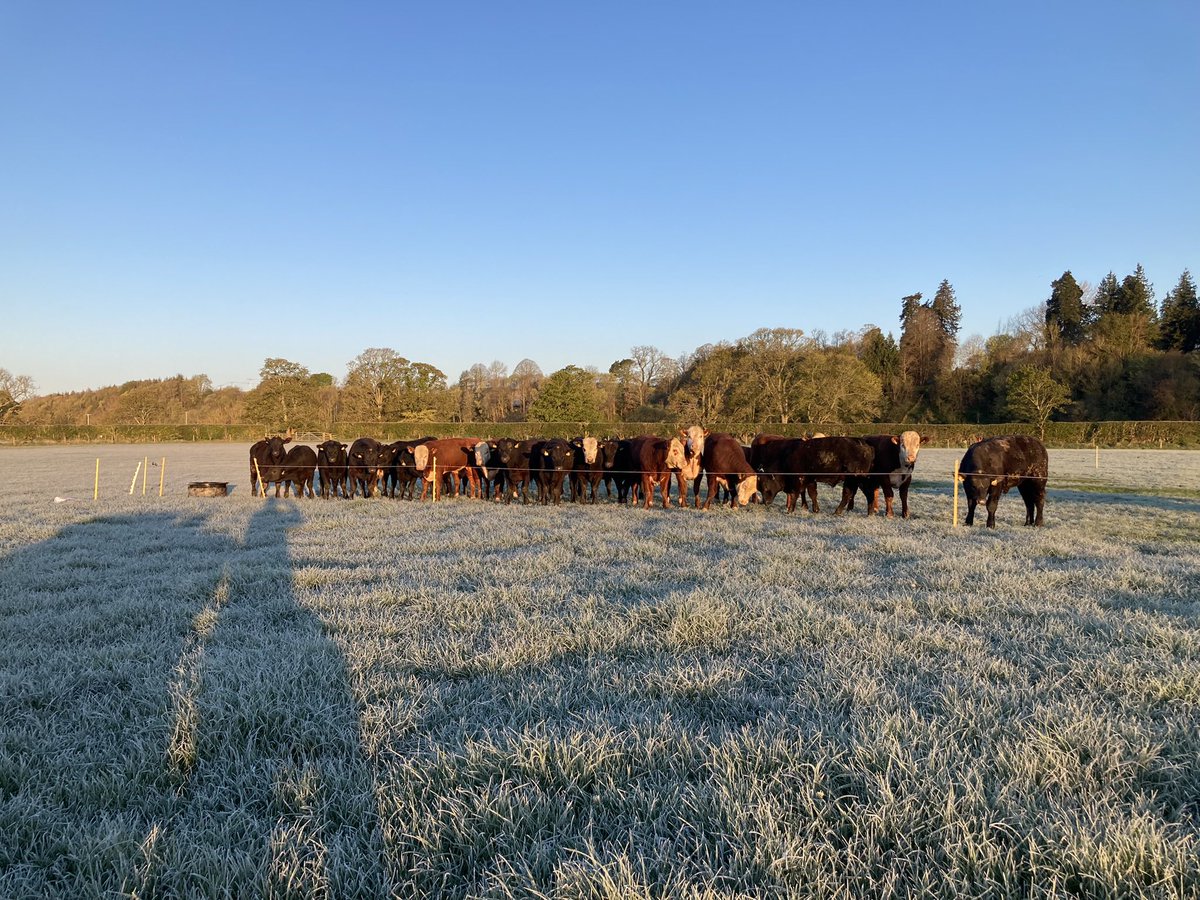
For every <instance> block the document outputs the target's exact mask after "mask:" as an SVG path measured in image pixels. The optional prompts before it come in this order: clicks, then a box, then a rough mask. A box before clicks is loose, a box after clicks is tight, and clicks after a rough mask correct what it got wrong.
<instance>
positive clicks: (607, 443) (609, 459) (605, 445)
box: [596, 438, 618, 469]
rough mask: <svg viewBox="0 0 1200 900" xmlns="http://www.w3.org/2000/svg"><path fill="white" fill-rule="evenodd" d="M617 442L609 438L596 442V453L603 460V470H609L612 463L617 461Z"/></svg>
mask: <svg viewBox="0 0 1200 900" xmlns="http://www.w3.org/2000/svg"><path fill="white" fill-rule="evenodd" d="M617 446H618V444H617V442H616V441H614V440H612V439H611V438H609V439H607V440H603V441H597V445H596V453H597V454H598V455H599V457H600V459H601V460H603V465H604V468H606V469H611V468H612V467H613V463H615V462H616V461H617Z"/></svg>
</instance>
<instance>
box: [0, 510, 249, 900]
mask: <svg viewBox="0 0 1200 900" xmlns="http://www.w3.org/2000/svg"><path fill="white" fill-rule="evenodd" d="M205 524H206V523H205V520H204V518H203V517H202V516H193V517H176V516H173V515H169V514H156V515H127V516H110V517H103V518H97V519H94V520H91V521H88V522H84V523H81V524H77V525H72V526H70V527H67V528H64V529H63V530H62V531H61V532H60V533H58V534H57V535H55V536H54V537H52V538H50V539H48V540H45V541H43V542H41V543H39V544H36V545H33V546H30V547H27V548H24V549H22V550H20V551H17V552H14V553H12V554H10V555H9V556H7V557H6V558H5V559H4V561H3V564H2V565H0V629H2V631H3V634H4V638H3V640H2V641H0V895H2V896H6V897H15V896H49V895H61V896H91V895H97V894H101V893H104V892H105V891H109V892H116V891H118V890H120V889H121V888H122V885H123V883H125V882H126V880H127V879H128V878H130V877H131V876H132V875H133V873H134V870H135V868H136V866H137V865H138V863H139V859H140V853H139V846H140V845H141V844H142V842H143V841H144V840H145V838H146V835H147V834H148V833H149V832H150V831H152V830H153V829H154V828H155V826H156V823H161V822H165V821H166V820H167V818H168V817H170V816H171V815H172V814H173V811H174V809H175V800H174V795H173V793H172V790H171V783H170V779H169V778H168V777H167V774H166V772H165V771H164V769H163V748H164V746H165V744H166V741H167V734H168V731H167V722H168V711H169V708H170V700H169V688H170V684H171V681H172V670H173V668H174V667H175V665H176V664H177V662H178V660H179V657H180V654H181V652H182V650H183V647H184V646H185V644H186V642H187V640H188V637H187V636H188V633H189V631H190V630H191V625H192V622H193V619H194V618H195V616H196V615H197V614H198V613H199V611H200V610H201V609H202V608H203V606H204V604H205V603H206V602H208V598H209V597H210V596H211V595H212V593H213V591H214V589H215V588H216V585H217V578H218V573H217V572H216V571H215V568H214V560H218V561H219V560H220V559H221V558H222V556H223V555H225V554H227V553H228V551H229V549H230V548H229V539H228V538H227V537H225V536H222V535H219V534H214V533H211V532H208V531H206V530H205V529H204V526H205Z"/></svg>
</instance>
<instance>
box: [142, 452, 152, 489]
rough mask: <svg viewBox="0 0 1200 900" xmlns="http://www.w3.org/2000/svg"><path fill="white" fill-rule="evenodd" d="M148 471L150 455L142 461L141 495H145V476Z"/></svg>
mask: <svg viewBox="0 0 1200 900" xmlns="http://www.w3.org/2000/svg"><path fill="white" fill-rule="evenodd" d="M149 472H150V457H148V456H147V457H146V458H145V460H143V462H142V496H143V497H145V496H146V476H147V475H148V474H149Z"/></svg>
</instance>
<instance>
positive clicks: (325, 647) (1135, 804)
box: [0, 445, 1200, 898]
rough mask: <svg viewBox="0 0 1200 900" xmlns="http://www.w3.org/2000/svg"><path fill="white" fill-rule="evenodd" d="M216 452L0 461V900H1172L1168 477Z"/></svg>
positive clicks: (1177, 843) (1187, 501) (1197, 769)
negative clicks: (882, 494)
mask: <svg viewBox="0 0 1200 900" xmlns="http://www.w3.org/2000/svg"><path fill="white" fill-rule="evenodd" d="M246 451H247V447H246V446H243V445H212V446H208V445H155V446H150V447H129V446H115V447H113V446H106V447H103V448H99V449H97V448H94V447H67V448H64V447H39V448H16V449H0V484H3V488H2V489H0V490H2V491H3V494H2V496H3V507H2V509H0V624H2V627H3V633H4V639H3V642H2V643H0V647H2V650H0V653H2V656H3V659H2V663H0V678H2V679H3V681H2V684H0V896H3V897H42V896H70V897H101V896H105V897H108V896H119V895H128V896H137V897H153V896H175V897H206V896H212V897H217V896H232V897H246V896H256V895H272V896H286V895H294V896H308V897H360V896H361V897H367V896H384V895H387V894H389V893H390V894H391V895H393V896H398V897H423V896H436V897H468V896H496V897H507V896H516V897H538V896H554V897H614V898H616V897H652V896H653V897H742V896H748V897H782V896H790V897H886V896H904V897H910V896H919V895H920V896H939V897H960V896H990V897H1000V896H1013V897H1026V896H1058V895H1083V896H1122V897H1133V896H1149V897H1196V896H1198V895H1200V453H1187V452H1171V451H1157V452H1151V451H1147V452H1131V451H1127V452H1121V451H1112V452H1108V451H1102V453H1101V468H1100V469H1099V470H1098V471H1097V470H1095V468H1094V455H1093V454H1092V452H1091V451H1051V455H1050V466H1051V481H1050V486H1049V491H1048V497H1047V503H1046V523H1047V524H1046V527H1044V528H1042V529H1032V528H1023V527H1021V525H1020V523H1021V522H1022V521H1023V517H1024V509H1023V506H1022V504H1021V501H1020V498H1019V497H1018V496H1017V494H1016V492H1015V491H1014V492H1013V493H1011V494H1009V495H1007V496H1006V497H1005V498H1004V499H1003V500H1002V501H1001V504H1000V509H999V514H998V523H999V527H998V528H997V529H996V530H995V531H987V530H985V529H983V528H980V527H976V528H975V529H966V528H963V527H959V528H957V529H952V528H951V527H950V502H951V500H950V482H949V473H950V471H951V470H952V468H953V461H954V459H955V458H957V457H959V456H960V455H961V452H962V451H961V450H945V449H941V450H937V449H927V450H925V451H923V452H922V454H921V458H920V462H919V463H918V468H917V481H916V484H915V486H914V490H913V497H912V506H913V511H914V514H915V518H914V519H913V520H911V521H901V520H892V521H888V520H885V519H882V518H875V519H871V520H868V519H867V518H866V517H865V516H864V515H863V508H862V504H861V502H860V504H859V508H858V509H857V510H856V511H855V512H854V513H853V514H851V515H848V516H846V517H843V518H835V517H834V516H833V515H831V514H830V513H829V512H828V511H827V510H825V509H823V511H822V513H821V514H819V515H816V516H814V515H811V514H808V513H798V514H796V515H794V516H791V517H789V516H787V515H786V514H785V513H784V512H783V511H782V508H781V506H780V505H779V503H777V505H776V506H775V507H774V508H771V509H765V510H764V509H762V508H758V507H753V508H748V509H743V510H739V511H737V512H730V511H729V510H727V509H721V510H712V511H709V512H708V513H697V512H695V511H691V510H679V509H672V510H670V511H669V512H664V511H663V510H661V509H659V508H655V509H652V510H649V511H644V510H642V509H628V508H622V507H618V506H617V505H615V504H601V505H598V506H596V507H592V508H577V507H571V506H564V507H562V508H553V507H549V508H544V507H537V506H531V507H525V508H522V507H519V506H512V507H507V508H505V507H499V506H496V505H494V504H491V503H483V502H478V501H474V502H473V501H466V500H460V501H448V502H443V503H440V504H438V505H436V506H435V505H433V504H420V505H419V504H414V503H406V502H400V501H382V500H373V501H364V500H354V501H340V502H322V501H320V500H319V499H318V500H315V501H312V500H310V501H303V502H299V501H296V500H294V499H291V500H275V499H273V498H272V499H269V500H265V501H264V500H261V499H255V498H252V497H251V496H250V495H249V489H248V484H247V481H248V479H247V475H248V472H247V469H248V466H247V463H246V458H247V453H246ZM97 455H99V456H100V457H101V496H100V500H99V501H98V502H95V503H93V502H92V500H91V495H92V478H93V472H94V466H95V458H96V456H97ZM164 455H165V456H166V457H167V470H166V479H165V493H166V496H165V497H164V498H163V499H159V498H158V497H157V496H156V494H157V487H158V475H159V471H160V470H159V469H158V468H157V467H153V468H152V469H151V472H150V477H149V479H148V483H147V485H148V486H147V496H145V497H142V496H141V480H140V476H139V480H138V482H137V492H136V493H135V495H134V496H132V497H131V496H129V494H128V490H129V481H130V478H131V477H132V475H133V472H134V467H135V465H136V463H137V461H139V460H141V459H143V458H144V457H145V456H150V457H151V459H152V461H154V462H157V461H158V459H159V458H160V457H162V456H164ZM197 480H229V481H232V482H235V484H236V490H235V491H234V493H233V494H232V495H231V496H230V497H228V498H221V499H197V498H188V497H186V496H185V486H186V484H187V482H189V481H197ZM56 496H58V497H65V498H72V499H69V500H67V501H66V502H61V503H55V502H54V498H55V497H56ZM833 496H834V495H833V493H831V491H830V489H829V488H826V487H823V488H822V500H826V499H832V497H833ZM832 506H833V503H830V505H829V509H832ZM964 511H965V505H964ZM960 515H961V513H960Z"/></svg>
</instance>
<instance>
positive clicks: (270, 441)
mask: <svg viewBox="0 0 1200 900" xmlns="http://www.w3.org/2000/svg"><path fill="white" fill-rule="evenodd" d="M291 439H292V438H291V435H288V436H287V437H279V436H275V437H269V438H267V450H266V461H267V464H268V465H275V466H278V465H281V464H282V463H283V460H284V458H285V457H286V456H287V451H286V450H285V449H283V445H284V444H286V443H287V442H288V441H290V440H291Z"/></svg>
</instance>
